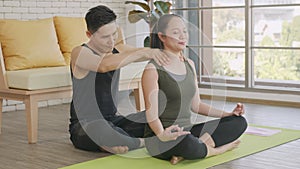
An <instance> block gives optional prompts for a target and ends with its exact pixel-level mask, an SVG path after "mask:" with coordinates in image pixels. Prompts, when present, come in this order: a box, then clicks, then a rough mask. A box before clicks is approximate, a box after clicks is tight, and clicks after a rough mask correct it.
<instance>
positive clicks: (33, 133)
mask: <svg viewBox="0 0 300 169" xmlns="http://www.w3.org/2000/svg"><path fill="white" fill-rule="evenodd" d="M24 103H25V109H26V120H27V132H28V143H30V144H32V143H36V142H37V137H38V136H37V135H38V134H37V132H38V101H37V100H36V99H34V98H33V97H32V96H28V97H27V98H26V99H25V100H24Z"/></svg>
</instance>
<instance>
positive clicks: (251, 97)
mask: <svg viewBox="0 0 300 169" xmlns="http://www.w3.org/2000/svg"><path fill="white" fill-rule="evenodd" d="M199 93H200V98H201V99H207V100H222V101H229V102H243V103H253V104H264V105H272V106H285V107H296V108H300V96H299V95H288V94H277V93H257V92H244V91H223V90H216V89H214V90H213V91H212V90H210V89H202V88H201V89H199Z"/></svg>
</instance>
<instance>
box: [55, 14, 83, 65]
mask: <svg viewBox="0 0 300 169" xmlns="http://www.w3.org/2000/svg"><path fill="white" fill-rule="evenodd" d="M54 24H55V29H56V33H57V37H58V43H59V46H60V49H61V51H62V53H63V55H64V58H65V61H66V63H67V64H69V63H70V56H71V52H72V49H73V48H74V47H76V46H78V45H81V44H82V43H84V42H87V41H88V37H87V36H86V30H87V28H86V23H85V20H84V18H80V17H63V16H55V17H54Z"/></svg>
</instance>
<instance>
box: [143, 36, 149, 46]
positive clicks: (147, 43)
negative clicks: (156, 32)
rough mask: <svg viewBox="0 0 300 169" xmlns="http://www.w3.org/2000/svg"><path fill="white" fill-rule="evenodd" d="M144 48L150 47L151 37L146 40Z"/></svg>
mask: <svg viewBox="0 0 300 169" xmlns="http://www.w3.org/2000/svg"><path fill="white" fill-rule="evenodd" d="M144 47H150V37H149V36H147V37H146V38H145V39H144Z"/></svg>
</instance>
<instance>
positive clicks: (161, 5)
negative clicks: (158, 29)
mask: <svg viewBox="0 0 300 169" xmlns="http://www.w3.org/2000/svg"><path fill="white" fill-rule="evenodd" d="M154 5H155V7H156V9H158V10H159V11H160V12H161V13H162V14H167V13H170V8H171V6H172V4H171V3H170V2H164V1H155V2H154Z"/></svg>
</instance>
